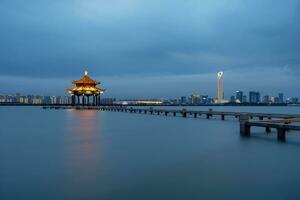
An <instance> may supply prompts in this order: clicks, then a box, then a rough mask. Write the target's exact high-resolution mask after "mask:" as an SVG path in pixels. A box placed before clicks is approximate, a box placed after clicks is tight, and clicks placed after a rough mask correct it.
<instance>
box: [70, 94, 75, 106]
mask: <svg viewBox="0 0 300 200" xmlns="http://www.w3.org/2000/svg"><path fill="white" fill-rule="evenodd" d="M71 104H72V106H74V104H75V95H74V94H73V95H72V98H71Z"/></svg>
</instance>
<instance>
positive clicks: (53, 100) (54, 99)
mask: <svg viewBox="0 0 300 200" xmlns="http://www.w3.org/2000/svg"><path fill="white" fill-rule="evenodd" d="M56 100H57V98H56V96H52V97H51V104H56V103H57V101H56Z"/></svg>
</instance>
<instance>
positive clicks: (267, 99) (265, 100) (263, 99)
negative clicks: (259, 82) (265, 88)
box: [262, 95, 270, 103]
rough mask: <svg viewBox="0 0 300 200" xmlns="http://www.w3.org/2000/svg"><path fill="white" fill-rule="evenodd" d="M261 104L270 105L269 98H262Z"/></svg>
mask: <svg viewBox="0 0 300 200" xmlns="http://www.w3.org/2000/svg"><path fill="white" fill-rule="evenodd" d="M262 102H263V103H270V97H269V96H268V95H266V96H264V97H263V98H262Z"/></svg>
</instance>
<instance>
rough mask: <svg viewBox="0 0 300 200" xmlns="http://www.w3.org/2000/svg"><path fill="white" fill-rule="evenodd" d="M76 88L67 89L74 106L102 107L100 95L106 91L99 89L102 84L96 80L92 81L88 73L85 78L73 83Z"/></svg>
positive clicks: (85, 73)
mask: <svg viewBox="0 0 300 200" xmlns="http://www.w3.org/2000/svg"><path fill="white" fill-rule="evenodd" d="M72 83H73V84H74V85H75V87H73V88H69V89H67V91H68V92H69V93H70V94H71V99H72V105H80V104H81V105H94V106H99V105H100V95H101V94H102V93H103V92H104V91H105V89H102V88H98V87H97V85H99V84H101V83H100V82H98V81H96V80H92V79H91V78H90V77H89V76H88V72H87V71H85V72H84V76H83V77H82V78H81V79H80V80H77V81H73V82H72Z"/></svg>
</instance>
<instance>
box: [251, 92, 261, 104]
mask: <svg viewBox="0 0 300 200" xmlns="http://www.w3.org/2000/svg"><path fill="white" fill-rule="evenodd" d="M249 102H250V103H259V102H260V93H259V92H255V91H250V92H249Z"/></svg>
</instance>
